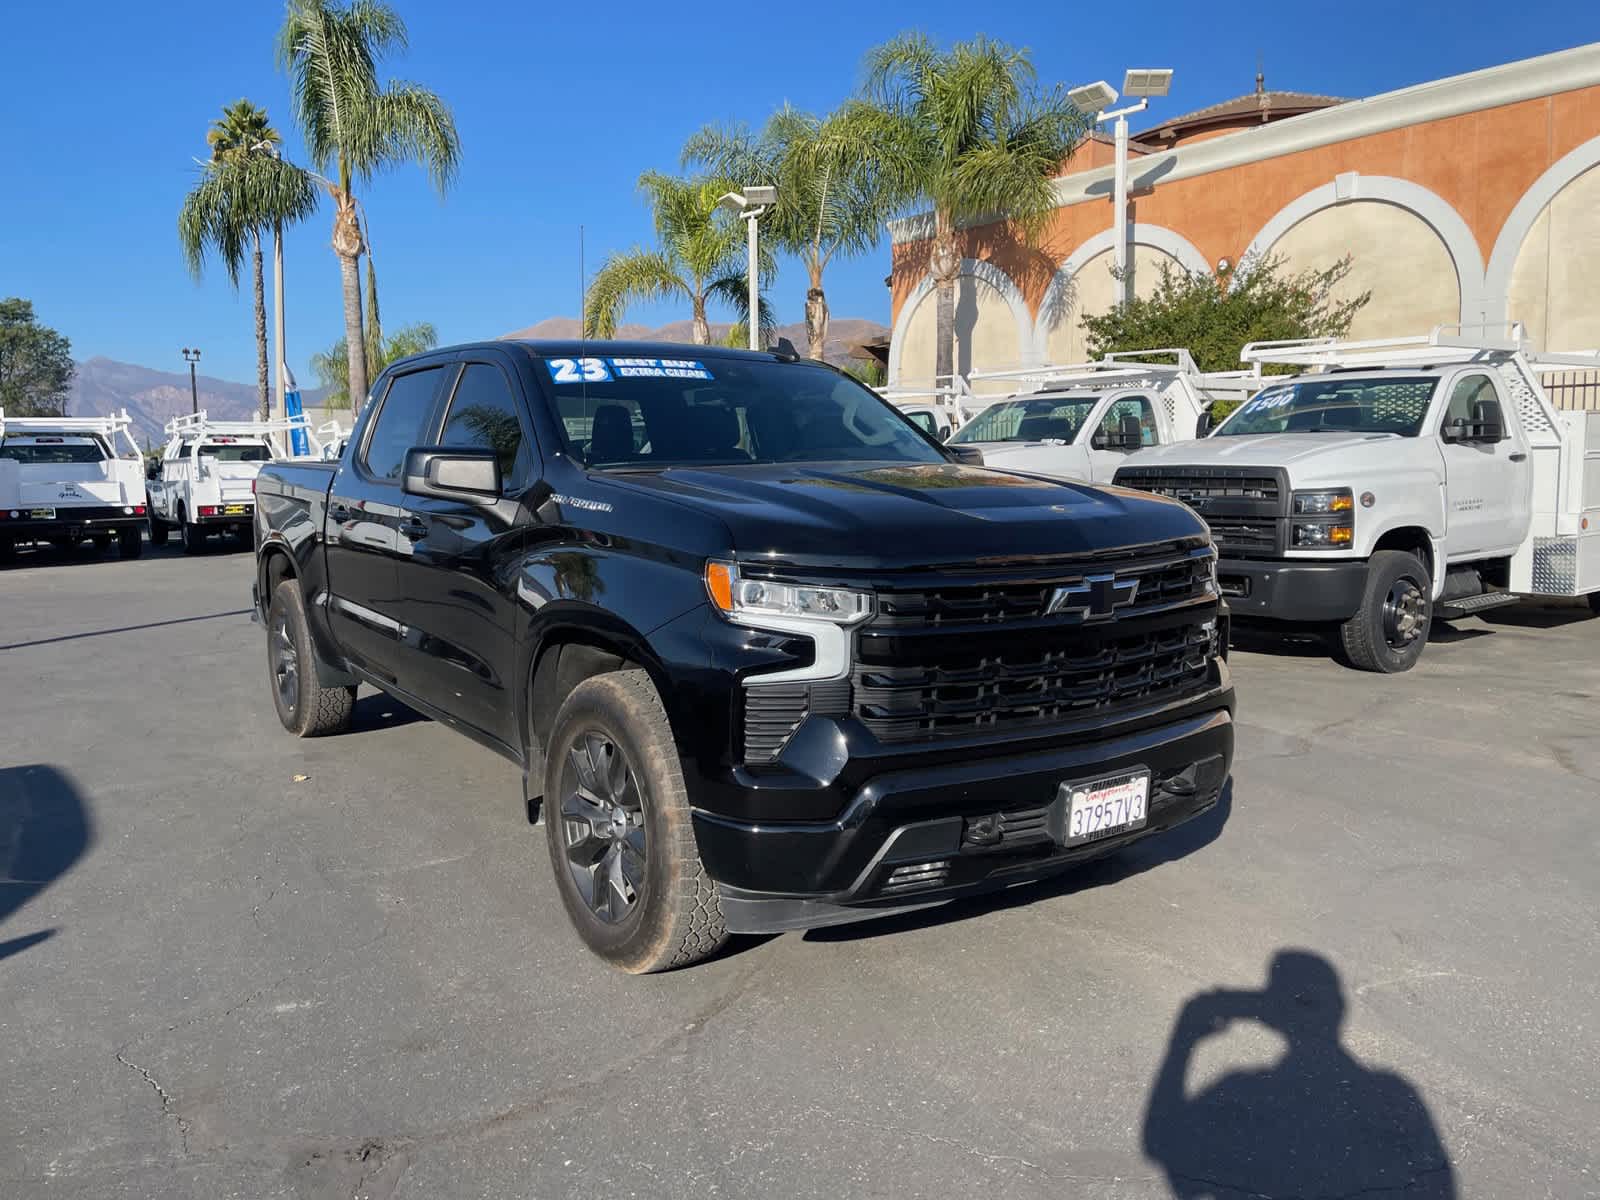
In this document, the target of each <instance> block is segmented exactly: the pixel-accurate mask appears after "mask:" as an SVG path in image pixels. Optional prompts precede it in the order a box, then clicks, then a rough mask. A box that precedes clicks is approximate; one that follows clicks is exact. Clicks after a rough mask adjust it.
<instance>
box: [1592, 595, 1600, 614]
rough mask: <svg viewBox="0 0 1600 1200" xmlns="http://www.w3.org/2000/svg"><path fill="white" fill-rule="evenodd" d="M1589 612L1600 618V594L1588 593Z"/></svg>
mask: <svg viewBox="0 0 1600 1200" xmlns="http://www.w3.org/2000/svg"><path fill="white" fill-rule="evenodd" d="M1589 611H1590V612H1592V613H1593V614H1594V615H1595V616H1597V617H1600V592H1590V593H1589Z"/></svg>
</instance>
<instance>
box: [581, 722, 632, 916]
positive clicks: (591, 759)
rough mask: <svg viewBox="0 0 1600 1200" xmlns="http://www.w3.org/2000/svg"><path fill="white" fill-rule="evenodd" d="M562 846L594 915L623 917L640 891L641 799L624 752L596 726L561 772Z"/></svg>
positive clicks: (583, 896) (585, 734) (583, 734)
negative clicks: (596, 728)
mask: <svg viewBox="0 0 1600 1200" xmlns="http://www.w3.org/2000/svg"><path fill="white" fill-rule="evenodd" d="M561 826H562V844H563V845H564V846H565V848H566V852H567V853H566V857H567V869H568V871H569V872H570V873H571V875H572V882H573V885H574V886H575V887H576V888H577V890H578V895H579V896H581V897H582V898H583V902H584V903H585V904H586V905H588V907H589V911H590V912H592V913H593V914H594V915H595V917H596V918H598V919H599V920H601V921H603V922H605V923H606V924H608V925H614V924H616V923H617V922H619V921H622V920H624V919H626V918H627V916H628V915H629V914H630V913H631V912H633V910H634V908H635V907H636V906H637V905H638V903H639V899H640V896H641V893H642V892H643V890H644V878H645V854H646V851H647V849H648V838H647V835H646V833H645V820H644V801H643V798H642V797H641V795H640V792H639V781H638V778H637V776H636V775H635V774H634V770H633V766H632V764H631V763H629V761H628V756H627V753H626V752H625V751H624V750H623V749H622V747H621V746H619V745H618V744H617V743H616V741H615V740H614V739H613V738H612V737H611V736H610V735H609V734H605V733H602V732H599V731H598V730H594V731H588V732H585V733H582V734H580V735H579V736H578V739H577V741H575V742H574V743H573V746H572V749H571V750H569V751H568V752H567V762H566V765H565V767H564V769H563V770H562V775H561Z"/></svg>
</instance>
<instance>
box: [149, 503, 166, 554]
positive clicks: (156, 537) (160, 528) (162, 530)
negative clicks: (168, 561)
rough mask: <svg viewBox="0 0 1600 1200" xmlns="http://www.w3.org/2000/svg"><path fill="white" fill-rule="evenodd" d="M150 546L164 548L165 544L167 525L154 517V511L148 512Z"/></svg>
mask: <svg viewBox="0 0 1600 1200" xmlns="http://www.w3.org/2000/svg"><path fill="white" fill-rule="evenodd" d="M150 544H151V545H152V546H165V545H166V544H167V523H166V522H165V521H163V520H162V519H161V518H160V517H158V516H156V510H155V509H153V508H152V509H151V510H150Z"/></svg>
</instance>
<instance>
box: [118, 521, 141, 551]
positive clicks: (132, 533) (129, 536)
mask: <svg viewBox="0 0 1600 1200" xmlns="http://www.w3.org/2000/svg"><path fill="white" fill-rule="evenodd" d="M143 553H144V530H142V529H140V528H138V527H137V526H136V527H134V528H132V529H119V530H117V557H118V558H138V557H139V556H140V555H141V554H143Z"/></svg>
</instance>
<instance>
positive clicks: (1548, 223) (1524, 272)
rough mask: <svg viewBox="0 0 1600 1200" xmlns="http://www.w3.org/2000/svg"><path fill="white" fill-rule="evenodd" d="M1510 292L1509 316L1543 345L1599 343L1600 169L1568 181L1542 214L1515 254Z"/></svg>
mask: <svg viewBox="0 0 1600 1200" xmlns="http://www.w3.org/2000/svg"><path fill="white" fill-rule="evenodd" d="M1552 244H1554V245H1555V246H1558V247H1560V252H1559V253H1557V254H1552V253H1551V250H1550V248H1551V246H1552ZM1509 293H1510V294H1509V297H1508V301H1509V303H1508V306H1507V309H1506V312H1507V315H1508V316H1509V317H1510V318H1511V319H1512V320H1513V321H1521V322H1523V323H1524V324H1526V325H1527V327H1528V336H1529V337H1531V338H1532V339H1533V342H1534V344H1535V345H1537V346H1539V347H1540V348H1542V349H1545V350H1584V349H1589V348H1591V347H1595V346H1600V167H1591V168H1589V170H1587V171H1585V172H1584V173H1583V174H1582V175H1579V176H1578V177H1577V178H1576V179H1574V180H1572V182H1570V183H1568V184H1567V185H1566V186H1565V187H1564V188H1562V189H1561V190H1560V191H1559V192H1557V193H1556V195H1555V199H1554V200H1552V201H1551V202H1550V203H1549V204H1548V205H1547V206H1546V207H1545V210H1544V211H1543V212H1542V213H1540V214H1539V219H1538V220H1537V221H1535V222H1534V223H1533V228H1532V229H1530V230H1529V231H1528V236H1527V237H1525V238H1524V239H1523V240H1522V248H1521V250H1520V251H1518V253H1517V265H1516V266H1515V267H1514V268H1513V269H1512V272H1511V287H1510V288H1509Z"/></svg>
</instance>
